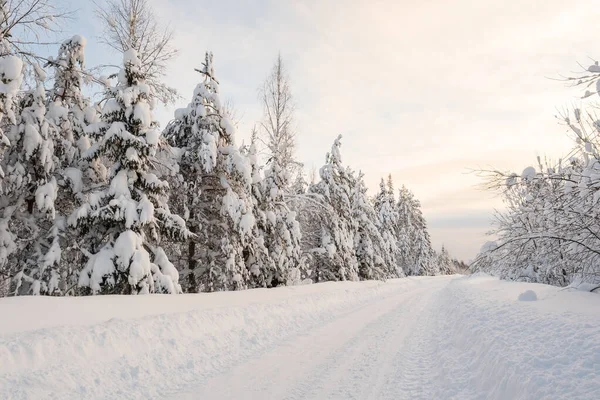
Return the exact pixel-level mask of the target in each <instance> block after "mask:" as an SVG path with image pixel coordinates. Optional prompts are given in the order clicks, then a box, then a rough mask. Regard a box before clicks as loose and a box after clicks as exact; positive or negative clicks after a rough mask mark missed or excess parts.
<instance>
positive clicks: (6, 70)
mask: <svg viewBox="0 0 600 400" xmlns="http://www.w3.org/2000/svg"><path fill="white" fill-rule="evenodd" d="M22 72H23V61H22V60H21V59H20V58H19V57H17V56H12V55H7V56H4V57H1V58H0V76H2V77H3V78H4V79H3V80H7V81H12V80H18V81H19V82H20V80H21V79H22V77H21V73H22ZM17 89H18V88H17Z"/></svg>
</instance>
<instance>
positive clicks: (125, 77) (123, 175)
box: [69, 50, 188, 294]
mask: <svg viewBox="0 0 600 400" xmlns="http://www.w3.org/2000/svg"><path fill="white" fill-rule="evenodd" d="M150 92H151V88H150V87H149V86H148V85H147V84H146V83H145V75H144V73H143V71H142V69H141V62H140V60H139V58H138V57H137V54H136V52H135V50H128V51H126V52H125V53H124V54H123V67H122V69H121V71H120V73H119V75H118V82H117V85H116V86H115V87H111V88H109V89H108V91H107V100H106V103H105V104H104V106H103V108H102V115H101V122H100V123H98V124H96V125H94V126H93V127H92V131H94V133H95V135H96V136H97V137H98V138H99V140H98V141H97V142H96V143H94V144H93V145H92V146H91V147H90V149H88V150H87V151H86V153H85V154H84V157H85V158H86V159H91V160H94V159H98V158H104V159H105V160H106V161H107V162H109V163H110V165H111V168H110V182H109V183H108V184H107V185H105V186H104V187H101V188H99V189H97V190H95V191H93V192H91V193H89V194H88V195H87V199H86V200H87V201H86V202H85V203H84V204H83V205H82V206H81V207H79V208H78V209H77V210H75V212H74V213H73V214H72V216H71V218H70V221H69V222H70V224H71V225H72V226H74V227H76V228H77V229H79V232H80V234H83V235H85V237H86V238H87V239H88V240H87V243H88V244H89V247H88V248H87V249H83V250H84V252H86V254H87V255H88V256H89V260H88V262H87V264H86V266H85V267H84V269H83V271H82V272H81V275H80V277H79V284H80V285H81V286H83V287H89V288H90V290H91V291H92V292H93V293H98V292H102V293H132V294H138V293H140V294H141V293H149V292H154V291H157V292H164V293H178V292H180V291H181V288H180V285H179V282H178V281H179V276H178V272H177V270H176V269H175V268H174V266H173V264H171V263H170V262H169V260H168V259H167V257H166V256H165V253H164V251H163V249H162V248H161V247H160V246H159V244H160V240H161V236H162V235H165V236H167V237H171V238H179V239H184V238H186V237H187V236H188V231H187V229H186V227H185V223H184V221H183V220H182V219H181V218H180V217H178V216H177V215H174V214H171V212H170V211H169V208H168V207H167V204H166V195H167V191H168V189H169V187H168V184H167V183H166V182H164V181H162V180H160V179H159V178H158V177H157V176H156V174H154V173H153V172H152V160H153V157H154V155H155V152H156V148H157V146H158V144H159V139H160V138H159V132H158V130H157V126H156V122H155V121H154V120H153V118H152V101H151V99H152V96H151V93H150Z"/></svg>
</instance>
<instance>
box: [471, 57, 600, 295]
mask: <svg viewBox="0 0 600 400" xmlns="http://www.w3.org/2000/svg"><path fill="white" fill-rule="evenodd" d="M599 78H600V68H599V67H598V64H597V63H595V64H594V65H592V66H590V67H589V68H588V70H587V72H586V73H585V75H584V76H581V77H577V78H569V79H567V81H569V82H573V83H575V85H585V86H586V87H587V88H588V89H589V88H591V87H594V88H596V87H597V86H596V83H597V82H599ZM597 94H598V92H597V89H594V90H593V91H590V90H586V92H585V95H584V98H590V97H591V96H595V95H597ZM595 108H596V106H595V105H590V106H585V104H584V107H582V108H575V109H573V110H572V111H571V112H567V113H565V114H564V115H562V116H561V121H562V122H564V124H565V126H566V127H567V128H568V131H569V132H570V135H571V136H572V138H573V148H572V149H570V151H569V152H565V157H564V158H563V159H560V160H558V162H552V161H549V160H544V159H542V158H540V157H538V159H537V163H536V164H535V166H529V167H527V168H525V169H524V170H523V172H522V173H520V174H516V173H510V172H501V171H489V172H488V173H486V176H487V182H488V186H489V188H490V189H493V190H497V191H500V192H501V193H502V196H503V200H504V203H505V209H504V210H502V211H499V212H497V213H496V216H495V230H494V232H493V234H495V235H496V236H497V240H496V241H491V242H488V243H486V244H485V245H484V246H483V247H482V249H481V252H480V254H479V255H478V257H477V259H476V261H475V262H474V263H473V264H472V269H473V270H474V271H484V272H487V273H491V274H493V275H497V276H500V277H501V278H503V279H510V280H519V281H527V282H540V283H547V284H551V285H556V286H568V285H575V286H581V287H585V288H587V289H589V290H597V289H600V286H599V284H600V207H599V203H598V201H599V200H600V153H599V149H600V142H599V139H598V132H600V130H599V129H600V121H599V120H598V119H597V116H596V113H595Z"/></svg>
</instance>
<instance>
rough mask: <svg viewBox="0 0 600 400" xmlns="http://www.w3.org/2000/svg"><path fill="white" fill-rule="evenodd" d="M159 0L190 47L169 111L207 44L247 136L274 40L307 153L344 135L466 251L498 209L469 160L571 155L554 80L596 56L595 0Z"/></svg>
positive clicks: (358, 156)
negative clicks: (414, 197)
mask: <svg viewBox="0 0 600 400" xmlns="http://www.w3.org/2000/svg"><path fill="white" fill-rule="evenodd" d="M64 1H66V2H67V3H68V2H73V4H75V2H76V0H64ZM153 3H154V6H155V8H156V10H157V11H158V14H159V15H160V16H161V17H163V18H164V20H165V21H167V22H168V21H170V22H171V24H172V26H173V28H174V29H175V31H176V44H177V46H178V47H179V48H180V49H181V54H180V56H179V57H178V58H177V60H176V61H175V62H174V63H173V64H172V66H171V68H170V71H169V76H168V77H167V82H168V83H169V84H171V85H173V86H175V87H176V88H177V89H179V90H180V92H181V94H182V95H183V97H184V100H182V101H181V103H180V104H178V105H177V106H176V107H181V106H184V105H185V104H186V103H187V101H188V100H189V97H190V96H191V93H192V91H193V88H194V86H195V84H196V82H197V81H198V79H199V77H198V75H197V74H196V73H195V72H194V71H193V68H194V67H197V66H198V65H200V63H201V62H202V60H203V57H204V51H205V50H207V49H208V50H212V51H213V52H214V55H215V66H216V72H217V75H218V76H219V78H220V82H221V93H222V95H223V96H224V97H225V98H228V99H231V100H232V101H233V102H234V103H235V105H236V108H237V109H238V110H239V114H240V116H242V120H241V123H240V126H239V141H240V142H241V141H242V140H244V139H246V140H247V138H248V137H249V133H250V130H251V128H252V126H253V125H254V123H255V121H257V120H258V119H259V118H260V115H261V111H260V109H259V107H258V102H257V101H256V95H257V87H258V86H259V84H260V82H261V81H262V80H263V79H264V77H265V76H266V75H267V73H268V71H269V69H270V67H271V65H272V63H273V61H274V59H275V57H276V55H277V53H278V52H279V51H281V54H282V56H283V58H284V60H285V62H286V63H287V65H288V68H289V72H290V75H291V79H292V88H293V92H294V95H295V98H296V103H297V128H298V158H299V159H300V160H301V161H303V162H305V163H306V165H307V168H310V167H311V166H313V165H314V166H315V167H317V168H318V167H320V166H321V164H322V163H323V161H324V157H325V153H326V152H327V151H328V150H329V148H330V146H331V143H332V142H333V140H334V139H335V137H336V136H337V135H338V134H340V133H341V134H342V135H343V147H342V156H343V158H344V162H346V163H347V164H348V165H350V166H352V167H353V168H354V169H356V170H358V169H360V170H362V171H363V172H364V173H365V174H366V178H367V183H368V184H369V186H370V187H371V190H372V191H373V192H374V191H375V190H376V189H377V187H378V182H379V179H380V178H381V177H382V176H386V175H387V174H388V173H392V175H393V177H394V179H395V181H396V185H397V186H399V185H401V184H403V183H404V184H405V185H406V186H408V187H409V188H410V189H412V190H413V191H414V192H415V194H416V195H417V197H418V198H419V199H420V200H421V201H422V203H423V211H424V214H425V216H426V217H427V219H428V221H429V223H430V225H431V233H432V237H433V239H434V244H435V246H436V248H439V247H441V245H442V244H445V245H446V246H447V247H448V248H449V249H450V251H451V253H453V254H454V255H456V256H458V257H461V258H464V259H469V258H472V257H474V256H475V254H476V252H477V251H478V249H479V248H480V247H481V245H482V244H483V243H484V242H485V241H486V240H487V239H486V238H485V236H484V235H483V233H484V232H485V231H486V230H488V229H489V223H488V222H487V221H488V219H489V216H490V215H491V211H492V210H493V208H494V207H497V206H499V205H501V203H499V200H498V198H494V197H493V196H491V195H490V194H489V193H484V192H481V191H480V190H479V189H478V188H476V187H474V185H476V184H477V183H479V182H480V181H479V180H478V179H477V178H476V177H475V176H474V175H469V174H466V172H467V171H468V170H469V169H476V168H478V167H490V166H494V167H497V168H499V169H516V170H518V171H521V170H522V169H523V168H524V167H526V166H528V165H530V164H533V163H535V157H536V155H543V154H548V155H550V156H552V157H553V158H557V157H559V156H560V155H562V154H564V153H566V152H567V151H568V150H569V148H570V141H569V140H568V138H567V137H566V135H565V132H566V131H565V129H564V127H563V126H560V125H559V124H558V123H557V121H556V120H555V118H554V115H555V114H556V113H557V109H562V108H564V107H566V106H567V107H568V106H571V105H573V104H576V103H577V95H578V94H579V92H578V91H577V90H574V89H569V88H566V87H565V85H564V84H562V83H561V82H557V81H554V80H551V79H550V78H557V77H559V75H560V74H570V73H573V72H575V71H579V67H578V65H577V62H581V63H583V64H586V65H587V64H588V63H590V58H589V57H594V56H599V57H600V54H599V53H600V51H598V50H597V46H596V43H595V42H596V35H597V33H598V31H597V28H596V26H597V16H598V13H597V11H596V9H597V8H598V4H597V2H593V1H590V0H582V1H578V2H576V3H570V2H565V1H564V0H560V1H559V0H545V1H533V0H529V1H528V0H519V1H517V0H506V1H503V2H498V1H491V0H484V1H472V0H468V1H467V0H454V1H446V0H428V1H427V0H418V1H417V0H410V1H406V0H405V1H394V0H386V1H367V0H365V1H362V0H361V1H357V0H348V1H341V0H336V1H333V0H331V1H319V0H307V1H277V0H272V1H239V0H238V1H235V0H222V1H218V2H205V1H194V0H169V1H164V0H153ZM83 15H84V18H83V23H82V24H81V26H82V29H84V30H86V31H85V32H77V33H83V34H84V35H86V36H88V37H93V36H95V35H96V33H95V29H96V27H95V25H94V22H93V19H92V17H91V13H89V12H87V11H85V12H84V13H83ZM86 18H88V20H87V21H86ZM92 46H94V49H95V50H98V47H97V46H96V45H95V44H94V43H93V41H92V42H91V43H90V44H89V45H88V48H90V49H91V48H92ZM102 51H104V49H102ZM95 56H97V55H92V56H91V57H95ZM174 108H175V107H172V108H170V109H166V110H165V109H162V110H159V112H158V117H159V119H160V120H161V121H163V122H166V121H168V120H169V119H170V118H171V116H172V112H173V109H174Z"/></svg>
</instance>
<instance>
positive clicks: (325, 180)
mask: <svg viewBox="0 0 600 400" xmlns="http://www.w3.org/2000/svg"><path fill="white" fill-rule="evenodd" d="M341 139H342V136H341V135H339V136H338V137H337V139H336V140H335V141H334V143H333V146H332V147H331V153H328V154H327V156H326V163H325V165H324V166H323V167H321V169H320V170H319V174H320V176H321V181H319V182H318V183H316V184H313V185H311V186H310V187H309V188H308V192H309V193H311V194H315V195H318V198H319V200H320V201H321V204H322V206H323V209H324V213H323V214H326V215H324V218H321V219H319V228H320V231H321V232H320V237H319V238H318V241H317V242H316V243H315V244H314V245H315V247H314V248H313V249H311V252H312V253H313V255H314V259H313V262H312V268H311V269H312V275H313V280H314V281H315V282H321V281H340V280H341V281H345V280H358V278H359V275H358V261H357V259H356V254H355V251H354V232H355V230H356V227H355V221H354V219H353V217H352V203H351V197H352V185H353V179H354V178H353V176H352V173H351V171H350V170H349V169H347V168H345V167H344V166H343V165H342V158H341V154H340V147H341Z"/></svg>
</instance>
